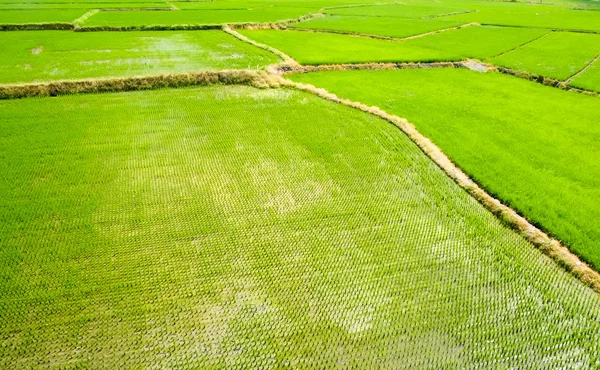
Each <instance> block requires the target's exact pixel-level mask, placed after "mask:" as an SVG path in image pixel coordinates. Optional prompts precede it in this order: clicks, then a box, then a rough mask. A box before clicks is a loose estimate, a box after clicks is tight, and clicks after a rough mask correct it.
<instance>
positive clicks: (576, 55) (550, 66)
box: [490, 32, 600, 80]
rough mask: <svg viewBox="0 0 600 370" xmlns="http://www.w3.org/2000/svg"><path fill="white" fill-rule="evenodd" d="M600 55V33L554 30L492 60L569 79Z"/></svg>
mask: <svg viewBox="0 0 600 370" xmlns="http://www.w3.org/2000/svg"><path fill="white" fill-rule="evenodd" d="M598 55H600V35H595V34H585V33H573V32H553V33H550V34H548V35H546V36H544V37H543V38H541V39H539V40H536V41H534V42H532V43H530V44H527V45H525V46H523V47H522V48H519V49H516V50H513V51H511V52H509V53H506V54H503V55H501V56H498V57H496V58H493V59H491V60H490V62H492V63H494V64H496V65H501V66H505V67H509V68H514V69H518V70H523V71H527V72H530V73H534V74H537V75H540V76H544V77H552V78H556V79H559V80H566V79H568V78H569V77H570V76H573V75H574V74H576V73H577V72H579V71H580V70H581V69H583V68H584V67H585V66H587V65H588V64H590V63H591V62H592V61H593V60H594V58H596V56H598Z"/></svg>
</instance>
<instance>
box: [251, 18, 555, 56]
mask: <svg viewBox="0 0 600 370" xmlns="http://www.w3.org/2000/svg"><path fill="white" fill-rule="evenodd" d="M547 32H548V31H546V30H540V29H527V28H502V27H476V26H473V27H466V28H462V29H459V30H452V31H447V32H443V33H438V34H435V35H430V36H426V37H421V38H416V39H410V40H406V41H388V40H377V39H372V38H366V37H363V38H359V37H355V36H348V35H337V34H330V33H320V32H300V31H275V30H250V31H248V30H243V31H240V33H242V34H243V35H245V36H247V37H249V38H251V39H253V40H256V41H258V42H260V43H263V44H267V45H271V46H273V47H275V48H277V49H279V50H281V51H283V52H284V53H286V54H288V55H289V56H291V57H292V58H294V59H295V60H297V61H298V62H299V63H302V64H338V63H368V62H432V61H453V60H463V59H466V58H480V59H484V58H486V57H492V56H495V55H498V54H500V53H503V52H505V51H507V50H510V49H512V48H515V47H518V46H519V45H521V44H524V43H526V42H528V41H531V40H533V39H535V38H538V37H540V36H542V35H544V34H545V33H547Z"/></svg>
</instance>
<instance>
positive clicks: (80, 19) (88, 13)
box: [73, 9, 100, 26]
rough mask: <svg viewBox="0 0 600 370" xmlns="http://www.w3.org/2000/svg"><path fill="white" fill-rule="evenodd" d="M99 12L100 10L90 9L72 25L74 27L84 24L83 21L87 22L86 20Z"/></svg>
mask: <svg viewBox="0 0 600 370" xmlns="http://www.w3.org/2000/svg"><path fill="white" fill-rule="evenodd" d="M99 11H100V10H98V9H92V10H90V11H88V12H86V13H84V14H83V15H82V16H81V17H79V18H77V19H75V20H74V21H73V24H74V25H75V26H78V25H80V24H82V23H84V22H85V21H87V20H88V18H90V17H92V16H93V15H94V14H96V13H98V12H99Z"/></svg>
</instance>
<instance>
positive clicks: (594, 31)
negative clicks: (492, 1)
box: [481, 22, 600, 34]
mask: <svg viewBox="0 0 600 370" xmlns="http://www.w3.org/2000/svg"><path fill="white" fill-rule="evenodd" d="M481 25H482V26H494V27H509V28H538V29H543V30H550V31H554V32H574V33H593V34H598V33H600V30H599V31H596V30H576V29H569V28H557V27H534V26H520V25H514V24H511V25H508V24H497V23H485V22H481Z"/></svg>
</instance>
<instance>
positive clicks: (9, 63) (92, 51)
mask: <svg viewBox="0 0 600 370" xmlns="http://www.w3.org/2000/svg"><path fill="white" fill-rule="evenodd" d="M0 45H2V49H3V53H5V55H6V57H5V58H3V59H2V60H0V82H2V83H15V82H39V81H50V80H61V79H81V78H89V77H108V76H134V75H147V74H156V73H162V72H187V71H196V70H204V69H246V68H252V69H255V68H263V67H264V66H265V65H268V64H272V63H275V62H277V61H278V58H277V57H276V56H275V55H273V54H271V53H268V52H266V51H264V50H261V49H258V48H255V47H253V46H251V45H249V44H247V43H244V42H241V41H239V40H237V39H236V38H234V37H233V36H230V35H228V34H226V33H224V32H222V31H181V32H175V31H144V32H68V31H11V32H0Z"/></svg>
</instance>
